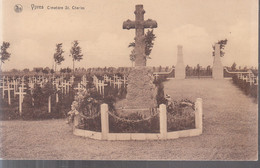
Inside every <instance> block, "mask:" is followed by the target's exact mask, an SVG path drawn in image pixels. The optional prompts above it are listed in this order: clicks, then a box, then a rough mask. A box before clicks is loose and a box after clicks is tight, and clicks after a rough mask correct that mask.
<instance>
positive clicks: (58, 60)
mask: <svg viewBox="0 0 260 168" xmlns="http://www.w3.org/2000/svg"><path fill="white" fill-rule="evenodd" d="M63 53H64V51H63V50H62V43H59V44H56V52H55V53H54V55H53V58H54V62H55V71H56V68H57V65H60V64H61V62H62V61H64V60H65V59H64V56H63V55H62V54H63Z"/></svg>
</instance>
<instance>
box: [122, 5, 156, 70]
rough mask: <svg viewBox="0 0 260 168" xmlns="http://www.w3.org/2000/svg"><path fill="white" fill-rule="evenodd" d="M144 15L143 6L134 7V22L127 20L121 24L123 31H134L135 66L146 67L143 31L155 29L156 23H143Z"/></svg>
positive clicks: (149, 20) (150, 21)
mask: <svg viewBox="0 0 260 168" xmlns="http://www.w3.org/2000/svg"><path fill="white" fill-rule="evenodd" d="M144 13H145V11H144V9H143V5H136V6H135V21H131V20H129V19H128V20H127V21H125V22H124V23H123V29H128V30H129V29H135V54H136V58H135V66H146V55H145V41H144V40H145V39H144V29H145V28H156V27H157V23H156V21H153V20H151V19H148V20H145V21H144Z"/></svg>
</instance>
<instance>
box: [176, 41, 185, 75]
mask: <svg viewBox="0 0 260 168" xmlns="http://www.w3.org/2000/svg"><path fill="white" fill-rule="evenodd" d="M177 48H178V51H177V64H176V66H175V78H176V79H185V76H186V75H185V66H184V63H183V53H182V46H181V45H178V46H177Z"/></svg>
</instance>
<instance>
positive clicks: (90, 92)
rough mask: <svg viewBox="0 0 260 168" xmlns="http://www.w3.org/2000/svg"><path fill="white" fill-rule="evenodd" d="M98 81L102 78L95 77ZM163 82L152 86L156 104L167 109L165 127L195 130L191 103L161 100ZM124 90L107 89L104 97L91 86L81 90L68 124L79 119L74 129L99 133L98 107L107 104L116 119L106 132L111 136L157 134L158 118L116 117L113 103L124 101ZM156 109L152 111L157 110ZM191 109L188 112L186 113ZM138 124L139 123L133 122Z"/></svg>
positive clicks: (108, 87) (110, 122) (163, 98)
mask: <svg viewBox="0 0 260 168" xmlns="http://www.w3.org/2000/svg"><path fill="white" fill-rule="evenodd" d="M98 78H101V77H98ZM164 80H165V79H159V80H156V81H155V82H154V83H155V84H156V86H157V88H158V94H157V103H158V106H157V107H159V104H166V105H167V113H168V114H167V116H168V117H167V118H168V121H167V125H168V130H169V131H176V130H186V129H192V128H195V114H194V110H195V109H194V103H193V102H191V101H189V100H181V101H180V102H170V101H168V100H167V99H166V98H165V97H164V89H163V84H162V82H163V81H164ZM125 95H126V88H125V87H121V88H119V89H118V88H117V87H115V88H114V87H111V86H109V85H108V86H107V87H106V89H105V94H104V96H102V95H100V94H99V93H98V92H97V90H96V88H95V87H94V85H93V83H92V82H91V81H90V82H89V83H88V87H87V89H82V90H80V91H79V92H78V93H77V96H76V97H75V101H74V102H73V103H72V107H71V111H70V112H69V115H70V118H69V122H73V120H74V117H75V116H77V115H79V118H80V119H79V121H77V122H78V123H77V126H76V128H79V129H85V130H91V131H98V132H99V131H101V121H100V120H101V119H100V115H99V114H100V105H101V104H103V103H106V104H108V109H109V111H110V112H111V113H113V115H114V116H117V117H116V118H115V117H113V116H111V115H109V130H110V132H111V133H158V132H159V130H160V128H159V116H158V115H157V116H153V117H151V118H149V120H146V119H144V118H143V116H141V115H139V114H138V113H132V114H130V115H127V116H123V117H122V116H119V115H118V113H117V111H116V110H115V102H116V101H118V100H121V99H124V98H125ZM157 107H155V108H157ZM189 107H190V109H189ZM137 120H139V121H138V122H136V121H137Z"/></svg>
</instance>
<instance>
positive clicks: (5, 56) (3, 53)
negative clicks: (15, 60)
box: [0, 41, 11, 70]
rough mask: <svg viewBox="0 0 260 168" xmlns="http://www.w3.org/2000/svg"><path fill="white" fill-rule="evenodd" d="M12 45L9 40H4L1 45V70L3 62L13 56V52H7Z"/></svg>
mask: <svg viewBox="0 0 260 168" xmlns="http://www.w3.org/2000/svg"><path fill="white" fill-rule="evenodd" d="M9 47H10V43H9V42H5V41H4V42H3V44H2V46H1V52H0V55H1V58H0V59H1V64H0V70H2V64H4V63H5V61H6V60H8V59H9V58H10V56H11V54H10V53H9V52H7V49H8V48H9Z"/></svg>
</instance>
